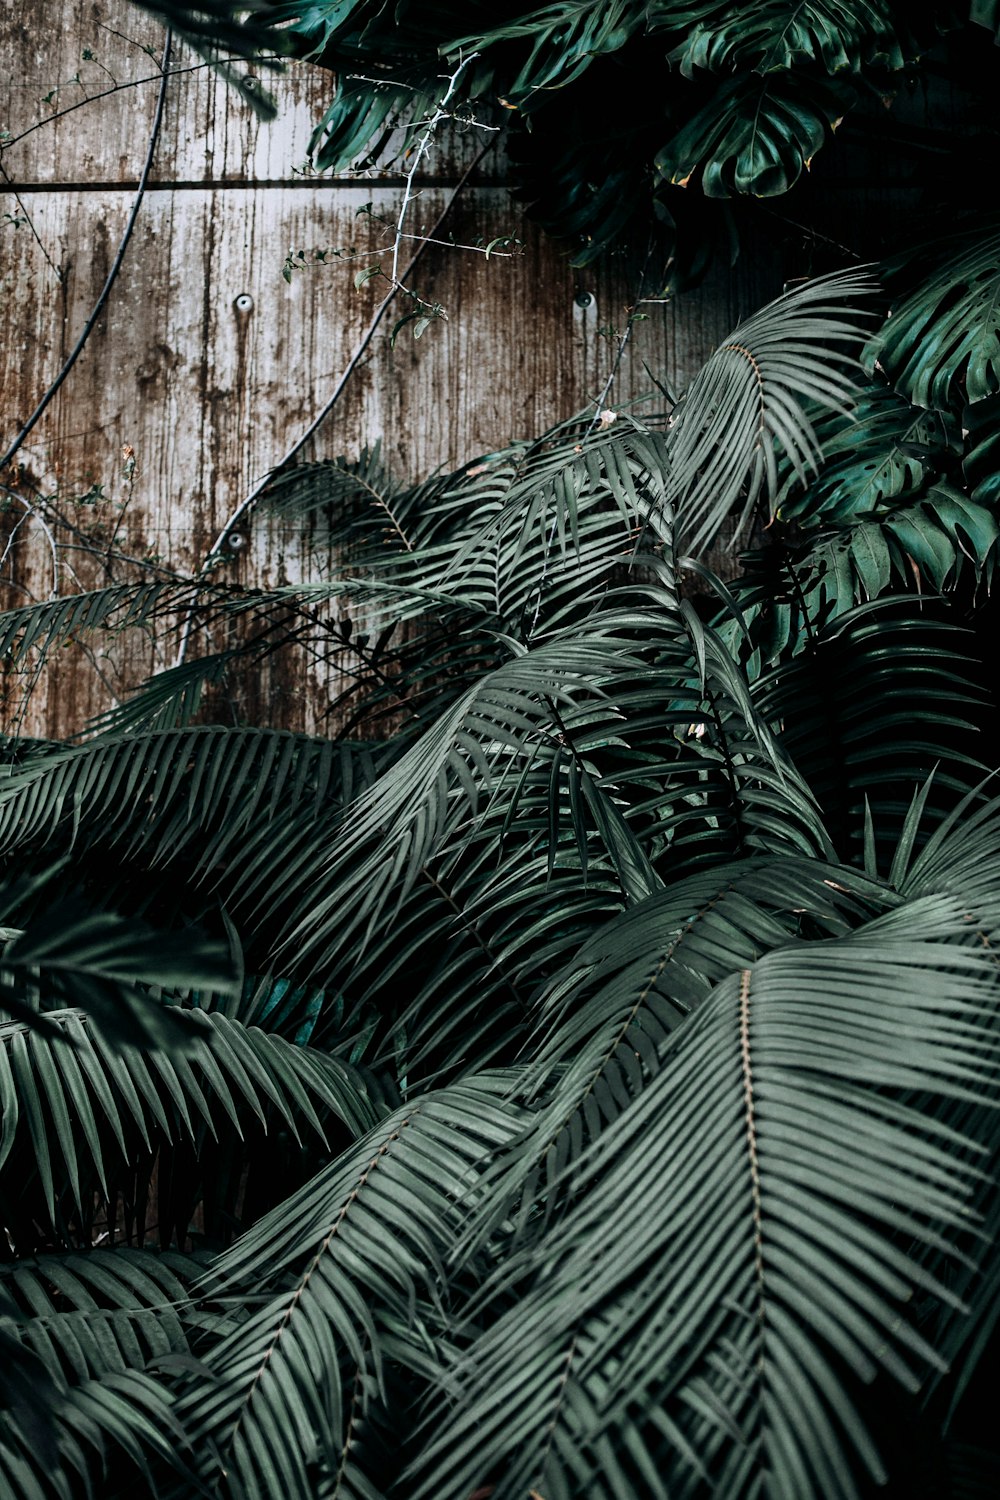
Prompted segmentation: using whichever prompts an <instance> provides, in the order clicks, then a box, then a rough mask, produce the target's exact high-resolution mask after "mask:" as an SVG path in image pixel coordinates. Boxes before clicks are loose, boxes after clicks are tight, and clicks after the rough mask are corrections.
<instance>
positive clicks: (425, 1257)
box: [177, 1077, 518, 1500]
mask: <svg viewBox="0 0 1000 1500" xmlns="http://www.w3.org/2000/svg"><path fill="white" fill-rule="evenodd" d="M502 1093H503V1081H502V1080H496V1079H490V1078H489V1077H483V1078H480V1079H476V1078H470V1079H469V1080H467V1081H466V1082H464V1083H462V1084H455V1085H453V1086H452V1087H450V1088H448V1089H445V1090H440V1091H438V1092H436V1093H431V1094H425V1095H423V1096H422V1097H420V1098H419V1099H415V1100H414V1101H412V1103H410V1104H408V1105H406V1106H405V1107H404V1108H403V1109H401V1110H399V1111H398V1112H397V1113H396V1114H394V1115H392V1116H390V1117H389V1119H387V1120H385V1121H384V1122H383V1123H382V1124H381V1125H380V1126H379V1128H378V1130H377V1131H376V1132H373V1133H372V1134H371V1135H369V1136H368V1137H366V1138H365V1140H364V1141H362V1142H359V1143H358V1145H357V1147H355V1148H352V1150H351V1151H350V1152H348V1153H346V1154H345V1155H344V1156H342V1157H341V1158H339V1159H338V1160H337V1161H335V1162H334V1163H333V1164H332V1165H331V1166H330V1167H328V1168H326V1169H325V1170H324V1171H323V1172H322V1173H320V1174H319V1176H317V1177H315V1178H314V1179H313V1180H312V1181H311V1182H310V1183H308V1184H307V1186H306V1187H305V1188H303V1189H302V1190H301V1191H300V1192H298V1193H297V1194H294V1195H293V1196H292V1197H291V1198H290V1199H288V1200H287V1201H286V1202H285V1203H284V1204H282V1205H281V1207H280V1208H279V1209H278V1210H276V1211H275V1212H273V1213H272V1214H270V1215H268V1216H267V1217H266V1218H265V1219H262V1220H261V1221H260V1223H258V1224H257V1225H255V1226H254V1228H253V1229H251V1230H250V1231H249V1232H248V1233H247V1234H246V1235H245V1236H244V1237H243V1238H242V1239H241V1240H240V1241H239V1242H238V1244H237V1246H235V1247H234V1249H233V1252H232V1253H231V1254H228V1255H225V1256H223V1257H222V1258H221V1259H220V1260H219V1261H217V1262H216V1264H215V1265H214V1266H213V1268H212V1270H211V1272H210V1273H209V1276H208V1279H207V1281H206V1283H205V1285H204V1287H203V1289H202V1295H203V1297H204V1298H205V1299H206V1300H207V1301H208V1302H211V1301H212V1300H214V1299H216V1298H219V1299H223V1300H225V1299H229V1298H232V1297H235V1296H240V1297H245V1296H246V1294H247V1292H248V1291H249V1290H252V1292H253V1294H254V1297H255V1300H256V1301H257V1302H258V1306H257V1307H256V1308H255V1309H254V1310H253V1311H251V1312H250V1315H249V1316H248V1317H247V1318H246V1320H245V1321H244V1322H242V1323H241V1324H240V1325H239V1326H238V1327H236V1328H235V1329H233V1330H232V1331H231V1332H230V1333H228V1334H226V1335H225V1336H224V1337H223V1338H222V1339H220V1340H219V1341H218V1342H217V1343H216V1344H215V1345H214V1347H210V1348H207V1349H205V1350H204V1352H203V1354H202V1358H203V1359H204V1362H205V1366H206V1375H205V1378H204V1379H198V1378H196V1379H195V1380H194V1381H193V1382H191V1383H190V1387H189V1389H188V1391H187V1392H186V1393H184V1394H183V1395H182V1397H181V1399H180V1401H179V1403H178V1406H177V1414H178V1417H179V1418H180V1420H181V1422H182V1424H183V1426H184V1429H185V1434H186V1437H187V1440H188V1442H189V1443H190V1445H191V1447H192V1449H193V1450H194V1452H195V1453H196V1454H197V1455H198V1463H199V1468H200V1471H201V1474H202V1475H203V1477H204V1479H205V1480H206V1481H208V1482H209V1483H211V1482H213V1481H215V1480H216V1479H217V1478H218V1477H221V1474H223V1473H225V1475H226V1482H227V1491H228V1493H229V1494H230V1495H231V1496H232V1497H233V1500H243V1497H251V1496H253V1497H257V1496H259V1495H261V1494H267V1493H273V1492H274V1491H273V1485H274V1482H275V1479H279V1478H280V1481H281V1485H282V1493H283V1494H285V1495H286V1496H287V1497H288V1500H312V1496H313V1494H314V1490H313V1487H312V1485H313V1481H312V1479H311V1477H310V1470H311V1469H312V1468H313V1466H315V1465H316V1463H317V1462H318V1461H320V1460H323V1461H325V1463H326V1464H327V1466H328V1467H329V1468H331V1469H332V1471H333V1472H334V1474H336V1473H337V1470H338V1466H340V1465H341V1464H344V1465H346V1464H347V1462H348V1460H349V1457H350V1455H349V1452H348V1450H349V1446H350V1436H351V1425H352V1423H353V1422H355V1421H357V1420H358V1417H359V1416H364V1408H365V1406H367V1405H368V1404H369V1403H375V1402H377V1401H378V1400H379V1399H380V1397H381V1396H382V1395H383V1393H384V1390H385V1380H386V1375H385V1372H384V1361H385V1357H386V1352H387V1348H391V1350H392V1353H393V1355H394V1356H395V1357H397V1358H398V1357H399V1356H400V1354H401V1353H402V1354H405V1353H406V1351H407V1350H409V1354H408V1358H409V1361H410V1363H411V1364H412V1366H413V1368H414V1369H416V1370H418V1371H421V1370H423V1369H424V1368H426V1366H427V1363H428V1361H429V1360H430V1359H431V1358H432V1354H431V1348H430V1345H429V1344H428V1342H427V1341H428V1338H429V1337H430V1336H431V1334H432V1332H433V1330H432V1329H428V1328H427V1327H421V1326H420V1325H421V1320H422V1319H425V1318H427V1317H428V1316H431V1317H433V1316H434V1311H433V1310H434V1307H435V1304H440V1302H441V1301H442V1299H444V1298H445V1297H446V1296H447V1275H446V1271H445V1258H446V1256H447V1251H448V1248H449V1245H450V1243H451V1240H452V1238H453V1235H454V1227H455V1225H456V1223H457V1222H458V1221H459V1219H460V1204H461V1202H462V1200H463V1199H464V1198H465V1196H466V1195H467V1194H468V1193H469V1191H470V1189H471V1188H472V1187H473V1186H474V1183H475V1179H476V1173H477V1169H478V1167H479V1166H480V1164H481V1162H482V1161H483V1159H484V1158H485V1157H486V1156H487V1155H489V1154H490V1153H491V1152H493V1151H496V1150H498V1149H501V1148H502V1147H503V1146H504V1145H505V1144H506V1143H507V1141H508V1140H509V1139H510V1137H511V1135H512V1133H513V1132H514V1130H515V1129H516V1128H517V1123H518V1121H517V1114H516V1112H515V1111H513V1110H512V1109H510V1108H508V1107H504V1106H503V1104H502V1102H501V1101H502ZM418 1309H420V1311H418ZM438 1316H439V1315H438ZM357 1401H360V1403H361V1410H360V1411H355V1410H353V1409H352V1407H353V1403H355V1402H357ZM348 1482H353V1481H350V1480H349V1481H348ZM361 1493H362V1494H363V1493H364V1491H363V1490H362V1491H361Z"/></svg>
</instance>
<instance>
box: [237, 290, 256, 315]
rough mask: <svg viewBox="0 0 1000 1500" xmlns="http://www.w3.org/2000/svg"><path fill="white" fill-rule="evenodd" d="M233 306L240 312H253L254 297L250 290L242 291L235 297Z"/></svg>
mask: <svg viewBox="0 0 1000 1500" xmlns="http://www.w3.org/2000/svg"><path fill="white" fill-rule="evenodd" d="M233 306H234V307H235V309H236V311H237V312H240V313H248V312H253V298H252V297H251V295H250V293H249V292H240V295H239V296H238V297H236V298H234V300H233Z"/></svg>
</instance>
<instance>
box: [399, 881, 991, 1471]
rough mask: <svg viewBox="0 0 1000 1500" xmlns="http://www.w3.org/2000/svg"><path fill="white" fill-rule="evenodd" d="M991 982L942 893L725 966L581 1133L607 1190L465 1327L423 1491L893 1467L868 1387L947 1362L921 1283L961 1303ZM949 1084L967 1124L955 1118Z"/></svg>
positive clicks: (986, 1119)
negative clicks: (599, 1121) (928, 1322)
mask: <svg viewBox="0 0 1000 1500" xmlns="http://www.w3.org/2000/svg"><path fill="white" fill-rule="evenodd" d="M652 958H653V955H650V960H651V961H652ZM996 1003H997V981H996V970H995V966H994V965H993V963H992V958H991V957H990V956H989V955H987V954H985V953H984V951H983V949H982V947H981V946H980V947H978V949H977V948H976V946H975V945H974V944H973V943H970V942H969V931H968V924H967V921H966V918H965V914H964V910H963V907H962V904H961V902H957V901H955V900H953V899H949V898H946V897H928V898H922V899H919V900H916V901H914V902H913V903H912V904H911V905H910V906H909V907H907V908H903V909H900V910H899V911H895V912H891V913H889V914H888V915H887V916H885V917H882V918H878V919H876V921H874V922H872V923H869V924H867V925H865V926H863V927H862V928H860V929H859V930H858V931H857V932H856V933H853V934H851V935H849V936H847V937H844V938H838V939H831V940H827V941H824V942H820V943H809V942H806V943H792V944H788V945H786V946H784V947H782V948H779V949H778V950H776V951H774V952H772V953H770V954H767V955H765V956H764V957H762V958H759V959H758V960H757V961H756V962H755V963H753V964H750V965H747V966H746V967H745V968H743V969H742V970H741V972H740V973H738V974H735V975H733V976H731V977H728V978H727V979H725V980H723V981H722V983H721V984H719V985H718V986H717V987H716V989H715V990H714V991H713V993H712V994H711V996H710V997H709V998H708V999H707V1000H705V1001H704V1002H703V1003H702V1004H701V1006H700V1007H699V1009H698V1011H697V1013H696V1014H695V1015H694V1016H693V1017H691V1018H690V1019H689V1020H688V1021H687V1022H686V1024H685V1025H684V1026H683V1027H680V1028H679V1029H677V1030H676V1031H673V1032H670V1033H669V1034H668V1036H667V1038H666V1040H665V1041H664V1042H663V1044H662V1057H661V1069H660V1072H659V1073H658V1074H657V1075H656V1076H655V1077H654V1078H653V1079H652V1080H651V1082H650V1083H649V1084H648V1086H647V1087H646V1088H645V1089H643V1091H642V1092H641V1093H640V1094H639V1096H638V1098H637V1099H635V1100H634V1101H633V1102H632V1103H631V1104H630V1105H629V1107H628V1108H627V1109H625V1110H624V1112H623V1113H622V1114H621V1115H620V1117H619V1118H618V1120H617V1121H615V1123H614V1124H612V1125H610V1126H609V1127H608V1128H606V1129H605V1130H604V1131H603V1132H602V1134H601V1136H600V1139H599V1141H598V1143H597V1144H596V1146H594V1147H593V1148H592V1149H591V1150H590V1151H589V1152H588V1154H587V1156H586V1159H585V1166H586V1169H587V1172H588V1175H589V1177H590V1181H591V1187H590V1190H589V1191H588V1193H587V1196H586V1197H585V1198H584V1199H582V1200H580V1201H579V1203H578V1205H577V1206H575V1207H574V1208H573V1209H571V1211H570V1212H568V1213H567V1214H566V1215H565V1217H564V1218H563V1219H562V1220H561V1221H560V1222H559V1223H558V1224H557V1225H556V1227H555V1228H554V1230H553V1231H552V1232H551V1233H549V1234H546V1233H544V1232H542V1233H541V1234H540V1236H539V1239H538V1242H537V1244H535V1245H529V1247H528V1248H526V1250H525V1251H524V1252H523V1255H522V1257H521V1260H520V1266H519V1265H518V1262H517V1260H515V1261H513V1262H512V1263H508V1265H507V1266H506V1267H505V1268H504V1270H503V1272H502V1273H501V1274H502V1277H503V1280H504V1282H506V1283H508V1284H510V1285H512V1286H514V1287H516V1288H517V1295H516V1297H515V1298H514V1300H513V1302H512V1304H511V1306H510V1307H509V1309H508V1310H506V1311H502V1312H501V1314H500V1316H499V1317H498V1319H497V1320H496V1322H495V1323H494V1324H492V1326H490V1327H488V1328H487V1329H486V1330H485V1331H483V1332H481V1333H478V1334H475V1332H474V1330H473V1338H472V1342H471V1343H470V1344H469V1345H468V1346H467V1347H462V1346H461V1345H460V1346H459V1347H458V1348H457V1349H456V1353H455V1358H454V1364H453V1367H452V1371H451V1384H452V1385H453V1386H454V1387H457V1389H458V1390H459V1392H460V1396H459V1404H458V1406H457V1408H453V1409H452V1410H451V1411H450V1413H449V1417H448V1428H447V1435H446V1436H442V1437H440V1438H438V1439H434V1438H433V1437H432V1438H431V1439H430V1441H429V1444H428V1446H427V1447H426V1449H425V1451H424V1453H423V1455H422V1458H421V1460H420V1469H421V1478H420V1480H419V1482H418V1483H415V1484H414V1486H413V1489H412V1492H413V1493H414V1494H415V1495H417V1496H420V1497H422V1496H424V1495H431V1494H434V1493H441V1492H446V1493H447V1492H454V1493H464V1492H465V1491H466V1489H468V1490H471V1489H472V1488H473V1487H474V1486H476V1485H482V1484H486V1483H489V1482H492V1483H494V1484H495V1493H496V1495H497V1496H498V1497H499V1500H504V1497H506V1496H511V1497H513V1496H514V1495H518V1494H523V1493H524V1490H525V1488H527V1487H530V1486H532V1485H533V1486H534V1487H536V1488H539V1487H540V1493H548V1494H552V1495H556V1496H560V1497H561V1496H563V1495H570V1494H576V1495H587V1496H601V1497H603V1496H606V1495H607V1496H611V1495H620V1494H624V1493H627V1492H628V1489H629V1486H630V1485H631V1486H632V1488H633V1489H635V1488H637V1487H638V1486H640V1485H641V1486H643V1487H645V1486H646V1485H648V1483H649V1481H648V1480H646V1479H644V1478H642V1477H640V1476H644V1475H646V1474H650V1473H651V1474H657V1475H659V1481H658V1484H657V1487H656V1488H655V1489H653V1490H652V1491H649V1490H646V1489H644V1492H652V1493H657V1494H660V1493H662V1494H664V1495H666V1494H667V1493H668V1492H669V1494H670V1495H671V1496H673V1495H675V1494H676V1495H691V1496H693V1495H695V1494H696V1493H703V1492H704V1485H705V1483H706V1480H708V1482H709V1483H710V1484H711V1487H712V1490H713V1493H715V1494H717V1495H719V1496H721V1497H736V1496H741V1497H742V1496H745V1495H749V1494H758V1495H773V1496H774V1497H778V1496H784V1495H788V1494H796V1495H800V1496H802V1497H803V1500H808V1497H809V1496H817V1497H819V1496H822V1497H824V1500H830V1497H841V1496H843V1497H848V1496H852V1497H853V1496H855V1495H856V1494H858V1493H859V1488H858V1476H859V1475H861V1474H863V1473H864V1471H865V1470H868V1472H869V1473H871V1474H872V1475H874V1476H876V1477H878V1476H880V1474H881V1463H880V1459H879V1457H878V1453H877V1449H876V1447H875V1445H874V1444H873V1442H872V1439H871V1435H870V1433H869V1430H868V1427H867V1424H866V1421H865V1417H864V1412H865V1405H864V1398H863V1395H862V1392H863V1389H864V1386H865V1385H866V1384H867V1383H869V1382H870V1381H871V1380H872V1379H873V1378H874V1376H875V1373H876V1371H877V1370H878V1369H879V1368H880V1367H881V1368H882V1369H884V1370H885V1371H886V1372H887V1373H888V1374H889V1375H890V1376H891V1377H892V1378H893V1379H895V1380H897V1381H899V1382H901V1383H902V1384H903V1385H904V1386H906V1387H908V1388H909V1389H914V1388H915V1387H916V1385H917V1383H918V1381H919V1379H920V1376H921V1374H922V1372H923V1371H925V1370H927V1369H928V1368H933V1367H934V1366H935V1365H938V1364H939V1363H940V1361H939V1357H938V1356H937V1355H936V1353H935V1351H934V1349H933V1348H932V1347H931V1346H930V1345H929V1344H928V1342H927V1340H926V1339H925V1338H924V1337H923V1336H922V1334H921V1332H920V1331H919V1330H918V1328H917V1327H916V1326H915V1324H914V1322H913V1320H912V1317H911V1316H909V1315H908V1312H907V1307H908V1304H910V1303H911V1301H912V1298H913V1296H914V1294H915V1292H916V1291H917V1290H918V1289H919V1290H920V1292H921V1294H922V1296H925V1297H928V1298H930V1299H932V1300H933V1301H934V1302H936V1303H940V1304H944V1305H949V1304H952V1305H953V1304H954V1303H955V1300H956V1299H955V1298H954V1296H953V1294H952V1293H951V1291H950V1290H949V1288H948V1286H947V1284H946V1281H947V1278H948V1276H949V1275H950V1267H951V1266H954V1265H961V1264H962V1262H963V1256H964V1253H965V1246H966V1244H967V1243H968V1239H967V1236H968V1234H969V1231H970V1230H972V1229H973V1228H974V1225H975V1211H974V1201H975V1196H976V1194H977V1192H978V1189H979V1184H980V1182H981V1180H982V1163H983V1162H984V1160H985V1155H984V1152H985V1149H986V1148H987V1146H992V1144H993V1141H994V1137H995V1133H996V1123H995V1103H996V1095H995V1067H996V1059H997V1048H998V1033H997V1028H996V1025H995V1020H994V1018H995V1014H996ZM706 1074H710V1075H711V1076H712V1077H713V1078H714V1079H715V1080H716V1085H715V1086H714V1087H713V1089H711V1090H706V1089H705V1087H704V1078H705V1076H706ZM914 1089H919V1090H920V1091H921V1097H923V1098H924V1099H926V1100H927V1101H928V1107H927V1108H925V1109H924V1110H923V1111H922V1112H921V1113H919V1114H918V1113H917V1112H916V1111H915V1110H914V1109H913V1108H911V1106H910V1103H909V1099H910V1097H911V1092H912V1090H914ZM950 1100H959V1101H966V1102H967V1103H968V1106H969V1109H968V1118H967V1123H973V1124H974V1125H975V1130H974V1131H973V1132H972V1134H971V1136H965V1137H963V1136H962V1135H960V1134H958V1133H956V1132H954V1131H953V1130H951V1129H950V1128H949V1127H947V1126H946V1125H944V1124H943V1123H939V1119H938V1113H937V1112H938V1111H939V1110H940V1109H941V1107H942V1106H943V1105H946V1104H947V1103H948V1101H950ZM932 1101H936V1102H932ZM847 1141H849V1142H850V1143H851V1161H850V1167H849V1169H845V1166H844V1158H843V1152H844V1143H845V1142H847ZM639 1182H641V1183H642V1189H643V1190H642V1191H641V1192H636V1191H635V1190H634V1184H636V1183H639ZM911 1242H915V1243H916V1244H917V1245H918V1246H919V1247H920V1253H919V1254H916V1255H915V1254H913V1253H912V1252H911V1250H910V1249H909V1245H910V1243H911ZM609 1245H610V1246H613V1247H615V1253H614V1254H609V1253H608V1247H609ZM435 1410H436V1417H437V1420H441V1418H442V1417H443V1410H444V1408H443V1406H442V1405H441V1404H440V1403H439V1404H438V1405H437V1406H436V1408H435Z"/></svg>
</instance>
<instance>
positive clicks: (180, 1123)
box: [0, 1010, 384, 1223]
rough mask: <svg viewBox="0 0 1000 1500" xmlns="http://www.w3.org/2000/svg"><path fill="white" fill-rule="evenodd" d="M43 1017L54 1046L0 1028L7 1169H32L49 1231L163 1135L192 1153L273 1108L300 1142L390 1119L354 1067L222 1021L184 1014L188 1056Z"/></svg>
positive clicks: (79, 1017) (74, 1019) (67, 1017)
mask: <svg viewBox="0 0 1000 1500" xmlns="http://www.w3.org/2000/svg"><path fill="white" fill-rule="evenodd" d="M48 1019H49V1022H50V1027H51V1028H52V1029H54V1030H55V1031H56V1032H57V1035H56V1037H55V1038H50V1036H49V1035H48V1034H42V1033H39V1032H37V1031H33V1030H31V1029H29V1028H28V1027H27V1026H25V1025H24V1024H23V1023H19V1022H12V1021H8V1022H5V1023H0V1101H2V1104H3V1114H2V1127H3V1133H2V1137H0V1159H6V1158H7V1157H8V1156H9V1155H11V1153H14V1154H15V1159H16V1160H18V1161H20V1162H21V1164H22V1171H23V1170H24V1169H25V1166H26V1162H30V1164H31V1175H32V1176H34V1175H37V1180H38V1189H39V1192H40V1196H41V1201H42V1203H43V1205H44V1207H45V1209H46V1211H47V1213H48V1216H49V1218H50V1220H52V1222H53V1223H55V1222H56V1210H57V1200H58V1199H59V1198H61V1196H62V1193H63V1191H64V1190H66V1189H68V1191H69V1193H70V1194H71V1196H72V1199H73V1201H74V1202H75V1204H76V1207H77V1210H78V1211H82V1208H83V1197H82V1193H83V1188H84V1187H85V1186H86V1187H88V1188H90V1186H91V1184H93V1185H95V1186H98V1187H99V1188H100V1190H101V1192H102V1193H103V1195H104V1197H105V1198H107V1197H108V1196H109V1182H110V1181H111V1180H112V1173H113V1172H114V1171H115V1169H116V1168H117V1167H118V1165H119V1164H120V1163H121V1162H122V1161H127V1160H128V1159H130V1156H131V1155H132V1154H133V1153H134V1152H135V1151H136V1149H137V1148H139V1149H142V1148H145V1150H146V1151H149V1150H151V1149H152V1145H153V1142H154V1140H155V1139H156V1138H157V1137H158V1136H159V1135H160V1134H161V1133H162V1137H163V1138H164V1139H165V1140H166V1141H168V1142H177V1141H189V1142H192V1143H194V1144H198V1143H199V1142H200V1140H201V1138H202V1136H203V1135H204V1134H207V1135H209V1136H211V1137H217V1136H218V1134H219V1131H220V1128H226V1129H232V1130H233V1131H234V1132H235V1134H236V1135H237V1136H242V1134H243V1130H244V1127H245V1125H246V1124H247V1123H248V1122H249V1121H250V1120H253V1119H254V1118H256V1120H257V1121H259V1122H260V1123H261V1124H262V1125H264V1124H266V1120H267V1115H268V1112H269V1111H271V1110H273V1111H274V1113H275V1114H276V1115H277V1117H278V1118H279V1119H280V1120H282V1121H283V1122H284V1124H285V1126H286V1127H287V1128H288V1129H289V1130H290V1131H291V1132H292V1134H293V1136H294V1137H295V1138H296V1139H298V1138H299V1127H300V1125H304V1126H305V1127H307V1128H308V1129H309V1130H310V1131H311V1132H315V1134H316V1135H317V1136H318V1137H319V1139H320V1140H321V1141H325V1139H326V1136H325V1131H324V1122H323V1117H324V1116H328V1115H330V1114H332V1115H333V1116H334V1117H335V1118H336V1119H338V1120H340V1121H341V1122H342V1124H343V1125H344V1126H346V1127H347V1129H348V1130H349V1131H350V1132H351V1134H360V1133H363V1132H364V1131H366V1130H368V1129H369V1128H371V1126H372V1125H373V1124H374V1123H375V1121H376V1120H377V1119H378V1118H379V1117H380V1115H381V1114H382V1113H383V1112H384V1110H383V1106H382V1103H381V1099H380V1098H379V1096H378V1094H377V1093H375V1094H374V1095H370V1093H369V1089H368V1087H367V1084H366V1081H365V1077H364V1075H363V1073H361V1072H360V1071H359V1070H358V1069H356V1068H353V1067H351V1066H350V1065H349V1064H346V1063H344V1062H342V1061H341V1060H339V1059H337V1058H334V1057H331V1056H328V1055H326V1054H324V1053H317V1052H310V1051H309V1050H308V1049H304V1048H300V1047H295V1046H293V1045H292V1044H291V1043H289V1042H286V1041H285V1040H284V1039H283V1038H281V1037H277V1036H268V1035H267V1034H266V1033H265V1032H262V1031H259V1030H257V1029H255V1028H245V1027H243V1026H241V1025H240V1024H239V1022H236V1021H233V1020H230V1019H229V1018H228V1017H226V1016H224V1015H221V1014H218V1013H214V1014H207V1015H206V1014H204V1013H200V1012H189V1013H187V1015H186V1017H185V1020H186V1022H187V1026H186V1036H185V1049H184V1052H183V1053H181V1052H179V1051H178V1049H176V1048H169V1049H167V1048H159V1049H156V1048H153V1049H150V1048H148V1047H146V1048H139V1047H137V1046H134V1045H129V1044H126V1043H124V1042H123V1041H122V1040H121V1039H120V1038H119V1039H117V1041H116V1042H115V1044H113V1045H112V1044H109V1042H108V1041H107V1040H106V1039H105V1038H104V1037H103V1035H102V1034H101V1032H100V1031H99V1030H98V1029H97V1028H95V1027H92V1026H91V1025H89V1023H88V1019H87V1017H86V1015H85V1014H83V1013H82V1012H79V1011H65V1010H64V1011H51V1012H49V1013H48ZM223 1122H226V1124H225V1126H223ZM64 1184H65V1189H64Z"/></svg>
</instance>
